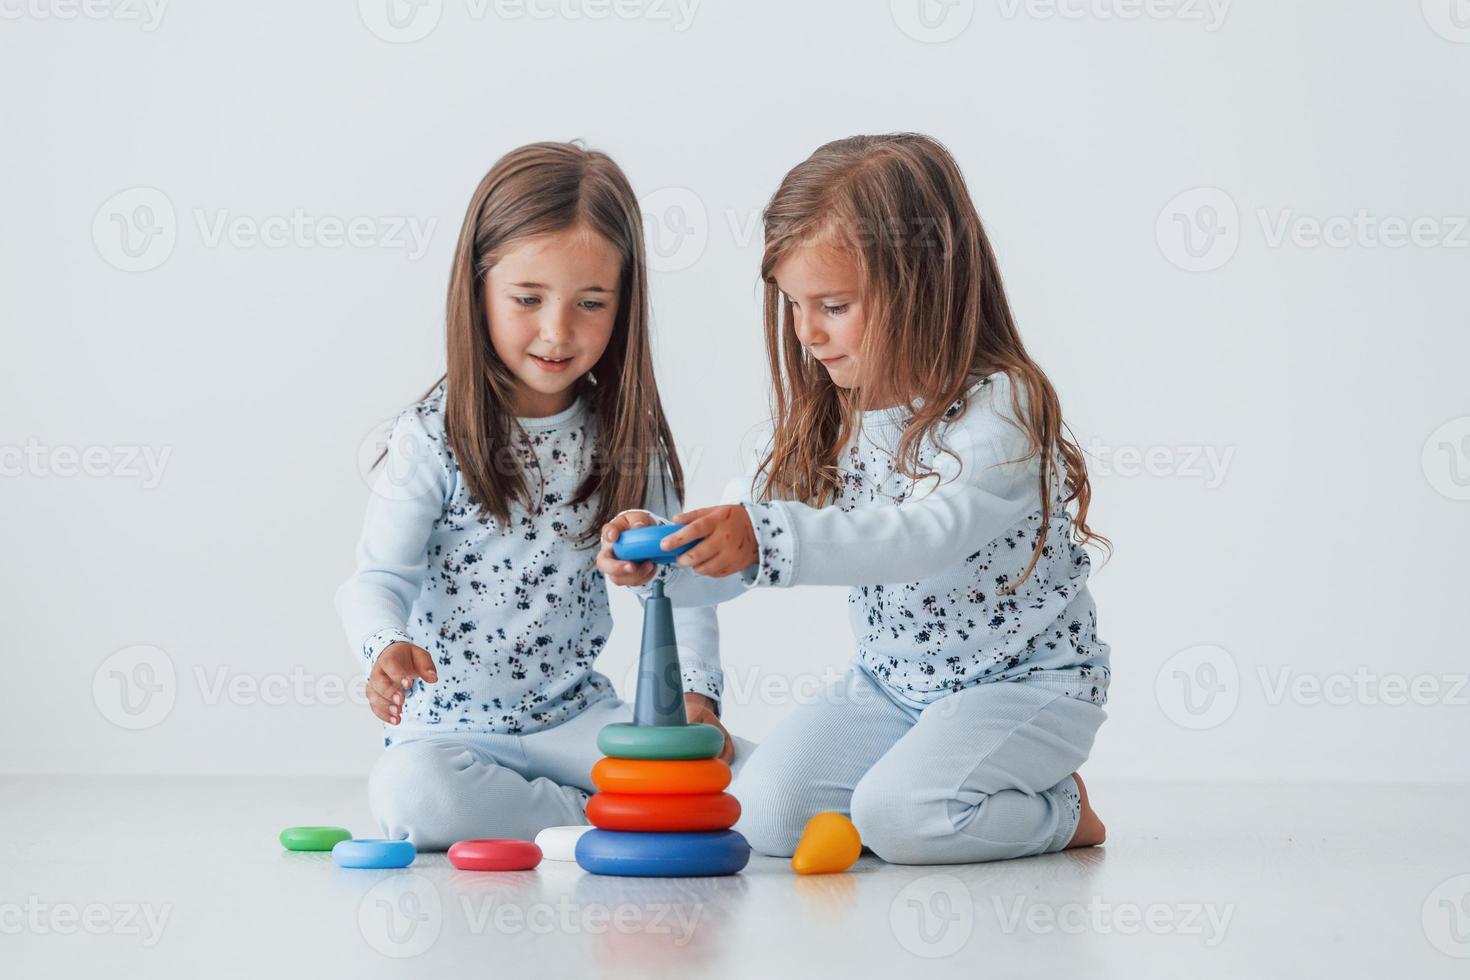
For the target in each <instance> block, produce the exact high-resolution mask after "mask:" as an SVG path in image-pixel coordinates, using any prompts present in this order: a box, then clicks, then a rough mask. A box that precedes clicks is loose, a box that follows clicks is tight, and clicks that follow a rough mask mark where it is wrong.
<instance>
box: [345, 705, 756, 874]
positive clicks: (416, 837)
mask: <svg viewBox="0 0 1470 980" xmlns="http://www.w3.org/2000/svg"><path fill="white" fill-rule="evenodd" d="M632 720H633V708H632V706H631V705H629V704H627V703H625V702H623V701H620V700H618V699H617V698H606V699H604V700H602V701H598V702H597V703H595V704H592V705H590V706H589V707H588V708H587V709H586V710H585V711H583V712H582V713H581V714H579V715H577V716H576V717H575V718H571V719H569V720H567V721H564V722H562V723H561V724H560V725H556V726H554V727H552V728H546V729H542V730H541V731H538V732H532V733H531V734H529V735H497V734H488V733H479V732H457V733H452V734H444V735H438V734H435V733H432V732H428V733H419V732H412V731H405V732H402V733H401V734H395V738H394V742H393V745H392V746H391V747H389V748H388V749H387V751H385V752H384V753H383V756H382V758H380V759H379V760H378V762H377V764H376V765H374V766H373V771H372V774H371V775H370V776H369V777H368V798H369V801H370V802H371V804H372V809H373V816H375V817H376V818H377V820H378V823H379V824H381V825H382V829H383V836H384V837H387V838H389V839H391V840H398V839H402V838H405V837H406V838H407V839H409V840H411V841H413V843H414V845H415V846H416V847H417V848H418V849H419V850H421V851H442V850H445V849H446V848H448V847H449V845H450V844H453V843H454V842H455V841H458V840H472V839H476V838H486V837H489V838H513V839H516V840H530V839H532V838H533V837H535V836H536V835H537V834H538V833H540V832H541V831H542V830H544V829H546V828H547V827H560V826H564V825H567V824H583V823H586V822H587V818H586V815H585V813H584V810H585V808H586V806H587V796H588V794H589V793H591V792H592V791H593V790H594V787H593V785H592V779H591V773H592V766H593V765H594V764H596V762H597V760H598V759H600V758H602V753H601V752H599V751H598V750H597V733H598V732H599V731H601V730H602V726H604V725H610V724H612V723H613V722H631V721H632ZM753 748H754V746H753V745H752V744H751V743H750V742H747V741H745V740H744V739H741V738H736V739H735V759H734V761H733V762H732V763H731V768H732V769H734V770H735V771H736V772H739V770H740V767H741V765H742V764H743V763H744V761H745V759H746V758H747V757H749V756H750V754H751V752H752V750H753Z"/></svg>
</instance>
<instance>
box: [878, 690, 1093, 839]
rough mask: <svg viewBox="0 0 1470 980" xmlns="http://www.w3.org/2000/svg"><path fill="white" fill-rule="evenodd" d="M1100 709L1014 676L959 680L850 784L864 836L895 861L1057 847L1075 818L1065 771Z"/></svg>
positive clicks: (1083, 747) (1084, 746)
mask: <svg viewBox="0 0 1470 980" xmlns="http://www.w3.org/2000/svg"><path fill="white" fill-rule="evenodd" d="M1105 717H1106V714H1105V713H1104V712H1103V710H1102V709H1101V708H1099V707H1097V706H1096V705H1093V704H1089V703H1088V702H1085V701H1079V700H1077V699H1075V698H1071V697H1067V696H1065V695H1059V694H1056V693H1054V692H1052V691H1050V690H1048V689H1046V688H1043V687H1040V686H1036V685H1028V684H1025V683H1023V682H1005V681H1002V682H997V683H992V684H980V685H978V686H976V687H971V688H967V689H965V690H963V691H959V692H957V693H955V694H951V695H949V696H948V697H945V698H943V699H942V700H940V701H937V702H935V703H934V704H932V705H930V706H929V707H928V708H927V709H925V711H924V713H923V714H922V715H920V717H919V720H918V723H917V724H916V725H914V727H913V729H912V730H911V731H910V732H909V733H908V734H907V735H905V736H904V737H903V738H902V739H900V740H899V742H898V744H896V745H895V746H894V747H893V749H892V750H891V751H890V752H888V754H886V755H885V756H883V758H882V759H880V760H879V761H878V762H877V764H875V765H874V766H873V767H872V769H871V770H870V771H869V772H868V774H867V775H866V776H865V777H864V778H863V780H862V781H861V782H860V783H859V784H858V786H857V789H856V790H855V792H854V794H853V800H852V816H853V822H854V823H855V824H856V825H857V828H858V832H859V833H860V834H862V837H863V843H865V844H867V845H868V846H869V847H871V848H872V849H873V851H874V852H875V853H876V854H877V855H878V856H879V857H881V858H883V859H884V860H885V861H890V862H893V863H895V864H966V863H971V862H979V861H998V860H1003V859H1005V858H1014V857H1024V856H1027V855H1031V854H1042V853H1046V852H1048V851H1059V850H1061V849H1062V848H1064V847H1066V846H1067V843H1068V841H1070V840H1071V839H1072V835H1073V832H1074V831H1075V830H1076V829H1077V820H1078V815H1079V812H1080V800H1081V798H1080V796H1079V794H1078V792H1077V783H1076V781H1075V780H1074V779H1073V778H1072V773H1074V772H1076V771H1077V769H1078V768H1079V767H1081V765H1082V763H1083V762H1084V761H1085V760H1086V759H1087V755H1088V753H1089V752H1090V751H1091V750H1092V741H1093V737H1094V736H1095V735H1096V733H1097V729H1098V726H1099V725H1101V724H1102V722H1103V719H1104V718H1105Z"/></svg>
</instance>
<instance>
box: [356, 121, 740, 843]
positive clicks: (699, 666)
mask: <svg viewBox="0 0 1470 980" xmlns="http://www.w3.org/2000/svg"><path fill="white" fill-rule="evenodd" d="M447 349H448V370H447V372H446V373H445V376H444V378H442V379H441V380H440V382H439V383H437V384H436V385H435V386H434V387H433V388H432V389H430V391H429V393H428V394H427V396H426V397H425V398H424V399H423V400H422V401H420V402H418V403H417V404H415V405H413V406H411V407H410V408H408V409H407V410H405V411H404V412H403V413H402V414H401V415H400V416H399V417H398V419H397V422H396V424H395V425H394V427H393V430H392V433H391V435H390V436H389V440H388V448H387V452H386V456H385V458H384V459H383V460H382V461H381V462H382V463H383V464H384V465H383V466H382V468H381V470H380V471H379V473H378V475H377V478H376V482H375V485H374V492H373V494H372V496H371V498H370V501H369V504H368V512H367V519H366V522H365V525H364V528H363V533H362V538H361V541H360V543H359V545H358V549H357V569H356V571H355V572H354V573H353V575H352V577H351V578H350V579H348V580H347V582H345V583H344V584H343V585H342V587H341V588H340V589H339V590H338V592H337V607H338V610H339V611H340V613H341V615H342V620H343V623H344V624H345V626H346V629H347V634H348V638H349V640H350V642H351V643H352V645H353V648H354V649H355V650H356V651H357V652H358V654H359V656H361V657H362V660H363V664H364V667H365V669H366V670H367V671H368V672H369V674H370V679H369V682H368V699H369V705H370V707H371V708H372V711H373V713H374V714H375V715H377V717H378V718H380V719H382V720H383V721H384V722H385V723H386V725H387V726H388V728H387V729H385V733H384V735H385V737H384V744H385V746H386V747H387V751H386V752H385V753H384V755H383V756H382V758H381V759H380V760H379V762H378V764H377V765H376V767H375V768H374V770H373V773H372V776H371V778H370V781H369V791H370V792H369V795H370V797H371V802H372V806H373V810H374V813H375V815H376V816H377V818H378V820H379V821H380V823H381V824H382V828H383V833H384V835H385V836H387V837H390V838H401V837H407V838H408V839H410V840H412V841H413V842H414V843H415V844H417V845H418V846H419V847H420V848H422V849H442V848H445V847H447V846H448V845H450V844H452V843H454V842H455V841H457V840H462V839H468V838H486V837H489V838H498V837H508V838H530V837H534V836H535V835H536V833H537V832H538V831H540V830H541V829H543V828H545V827H549V826H557V825H563V824H581V823H584V822H585V821H584V818H583V807H584V805H585V803H586V801H587V795H588V791H589V790H591V789H592V787H591V784H590V782H589V774H590V772H591V769H592V765H593V763H595V762H596V761H597V759H598V758H599V756H600V755H601V753H599V752H598V750H597V744H596V739H597V733H598V731H599V730H600V729H601V728H602V727H603V726H604V725H607V724H609V723H611V722H616V721H631V720H632V718H631V715H632V712H631V709H630V708H629V707H628V706H627V705H625V704H624V703H623V702H621V701H619V700H618V699H617V697H616V696H615V694H614V692H613V689H612V687H611V685H610V684H609V683H608V680H607V678H606V677H604V676H603V675H602V674H600V673H598V672H597V671H595V670H593V669H592V664H593V660H594V659H595V658H596V657H597V655H598V653H600V652H601V651H602V649H603V647H604V645H605V644H606V642H607V638H608V634H609V631H610V630H611V627H612V622H611V618H610V615H609V612H608V597H607V586H606V583H605V581H604V579H603V576H602V575H601V573H599V572H598V570H597V568H596V567H595V564H594V562H595V558H596V549H595V547H593V545H594V544H595V543H596V538H597V530H598V528H599V527H600V526H602V525H603V524H604V523H606V522H607V521H608V520H609V519H610V518H611V517H612V516H613V515H614V514H616V513H618V512H619V511H621V510H624V509H626V508H629V507H635V506H643V507H649V508H651V509H664V508H667V509H677V507H678V504H677V501H679V499H680V498H681V497H682V494H683V474H682V471H681V469H680V466H679V460H678V457H677V455H676V454H675V450H674V444H673V439H672V437H671V435H670V431H669V425H668V422H667V420H666V419H665V417H664V413H663V409H662V407H661V405H660V403H659V397H658V390H657V388H656V387H655V385H654V377H653V364H652V357H651V354H650V351H649V330H648V285H647V268H646V265H645V262H644V252H643V231H642V221H641V218H640V215H639V211H638V202H637V199H636V197H635V196H634V194H633V191H632V188H631V187H630V186H629V184H628V180H627V178H626V177H625V176H624V175H623V172H622V171H621V170H620V169H619V168H618V166H617V165H616V164H615V163H613V161H612V160H611V159H609V158H608V157H607V156H605V155H603V154H601V153H597V152H594V151H591V150H587V149H584V148H582V147H580V146H577V145H574V144H568V143H537V144H533V145H530V146H525V147H522V148H520V149H518V150H514V151H512V152H511V153H509V154H507V155H506V156H505V157H504V158H502V159H501V160H500V161H499V162H498V163H496V164H495V166H494V167H493V168H492V169H491V170H490V172H489V173H488V174H486V175H485V177H484V179H483V180H482V181H481V182H480V185H479V187H477V188H476V190H475V193H474V196H473V198H472V199H471V200H470V205H469V209H468V212H467V214H466V216H465V220H464V225H463V228H462V230H461V232H460V236H459V242H458V245H457V247H456V250H455V255H454V265H453V268H452V270H451V274H450V283H449V303H448V311H447ZM677 616H678V622H677V628H678V633H679V639H680V654H681V659H682V661H683V665H684V687H685V690H686V691H687V692H688V693H686V695H685V699H686V708H687V710H688V714H689V715H690V718H691V720H692V721H706V722H710V723H712V724H716V725H717V724H719V722H718V719H717V717H716V711H715V709H716V704H717V699H718V698H719V695H720V686H721V674H720V669H719V652H718V645H717V644H718V632H717V628H716V624H715V620H714V617H713V615H712V611H711V610H708V609H705V610H698V609H691V610H683V611H681V612H680V613H678V614H677ZM733 751H734V746H733V743H731V742H729V741H728V740H727V744H726V750H725V756H724V757H725V758H726V759H727V761H728V760H729V759H730V758H731V757H732V755H733Z"/></svg>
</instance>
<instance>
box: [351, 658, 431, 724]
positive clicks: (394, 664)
mask: <svg viewBox="0 0 1470 980" xmlns="http://www.w3.org/2000/svg"><path fill="white" fill-rule="evenodd" d="M418 677H422V678H423V679H424V680H426V681H428V682H429V683H430V684H432V683H434V682H435V681H437V680H438V679H439V675H438V674H437V673H436V672H435V671H434V658H433V657H431V656H429V651H427V650H425V649H424V648H423V647H416V646H414V645H413V644H412V643H393V644H390V645H389V646H387V647H384V648H383V652H382V653H380V654H378V662H377V663H375V664H373V672H372V675H371V676H370V677H368V684H367V696H368V707H369V708H372V709H373V714H375V715H377V716H378V717H379V718H380V719H382V720H383V721H386V722H387V723H388V724H390V725H396V724H398V722H399V721H400V720H402V715H403V699H404V698H405V697H406V696H407V693H408V691H409V690H410V689H411V688H412V687H413V682H414V679H415V678H418Z"/></svg>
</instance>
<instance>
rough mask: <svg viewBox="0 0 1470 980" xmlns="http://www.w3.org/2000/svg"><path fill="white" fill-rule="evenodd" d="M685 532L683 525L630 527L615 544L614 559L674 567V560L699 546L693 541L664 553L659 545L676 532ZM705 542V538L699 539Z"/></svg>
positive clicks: (619, 536) (697, 542)
mask: <svg viewBox="0 0 1470 980" xmlns="http://www.w3.org/2000/svg"><path fill="white" fill-rule="evenodd" d="M682 530H684V525H683V524H652V525H649V526H648V527H630V528H628V530H626V531H624V532H623V533H622V534H620V535H618V539H617V540H616V541H614V542H613V557H615V558H617V559H618V561H651V562H656V563H657V564H660V565H672V564H673V563H674V560H675V559H676V558H678V557H679V556H680V555H682V554H683V553H684V552H686V551H688V550H689V549H690V548H692V547H694V546H695V545H697V544H699V541H691V542H689V543H688V544H686V545H684V546H683V547H682V548H675V549H674V550H673V551H664V550H663V549H662V548H661V547H659V545H660V544H661V543H662V542H663V540H664V538H666V537H668V536H669V535H671V534H673V533H674V532H675V531H682ZM699 540H700V541H702V540H704V539H703V538H701V539H699Z"/></svg>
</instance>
